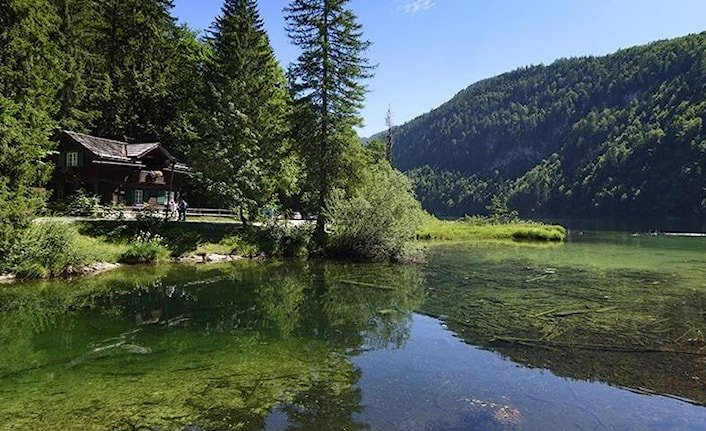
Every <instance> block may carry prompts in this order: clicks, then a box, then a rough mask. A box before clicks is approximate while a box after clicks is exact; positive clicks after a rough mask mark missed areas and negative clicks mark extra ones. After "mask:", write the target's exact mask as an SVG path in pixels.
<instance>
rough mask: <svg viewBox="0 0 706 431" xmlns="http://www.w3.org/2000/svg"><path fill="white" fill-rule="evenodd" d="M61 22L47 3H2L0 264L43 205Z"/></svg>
mask: <svg viewBox="0 0 706 431" xmlns="http://www.w3.org/2000/svg"><path fill="white" fill-rule="evenodd" d="M58 26H59V18H58V16H57V13H56V9H55V8H54V7H53V5H52V4H50V3H49V2H47V1H44V0H4V1H3V2H1V3H0V260H2V258H3V257H4V256H5V253H7V251H8V249H9V247H10V246H11V244H12V242H13V240H14V239H16V229H18V228H21V227H23V226H25V225H26V224H27V223H28V222H29V220H30V219H31V217H32V216H33V215H34V214H35V212H36V210H37V209H38V208H39V207H40V206H41V205H42V204H43V196H42V195H41V193H37V190H38V189H37V187H41V186H43V185H44V182H45V181H46V180H47V178H48V175H49V173H50V171H51V169H50V166H48V165H47V164H46V163H45V162H44V160H45V158H46V156H47V155H48V153H49V152H50V151H51V149H52V147H53V144H52V142H51V141H50V139H49V136H50V134H51V132H52V129H53V128H54V126H55V123H54V121H53V119H52V116H53V114H54V113H55V111H56V103H55V97H56V93H57V88H58V87H59V83H60V82H61V80H62V76H61V67H60V66H61V65H60V63H59V61H60V60H59V59H60V55H59V51H58V48H57V46H56V44H55V42H54V40H55V39H56V36H57V32H58Z"/></svg>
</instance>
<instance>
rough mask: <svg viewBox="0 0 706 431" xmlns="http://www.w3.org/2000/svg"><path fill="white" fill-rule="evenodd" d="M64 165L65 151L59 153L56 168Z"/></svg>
mask: <svg viewBox="0 0 706 431" xmlns="http://www.w3.org/2000/svg"><path fill="white" fill-rule="evenodd" d="M64 166H66V153H59V160H57V162H56V167H57V168H63V167H64Z"/></svg>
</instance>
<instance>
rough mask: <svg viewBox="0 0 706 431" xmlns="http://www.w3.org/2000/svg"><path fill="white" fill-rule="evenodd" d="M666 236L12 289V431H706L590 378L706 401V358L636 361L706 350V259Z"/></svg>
mask: <svg viewBox="0 0 706 431" xmlns="http://www.w3.org/2000/svg"><path fill="white" fill-rule="evenodd" d="M660 240H661V239H659V238H636V239H630V238H625V237H608V238H601V239H600V240H598V239H595V238H591V237H590V236H589V235H588V234H587V235H586V237H585V239H584V240H582V241H583V242H568V243H567V244H565V245H561V246H555V247H527V246H512V245H503V244H484V245H478V246H473V245H469V244H450V245H444V246H440V247H436V246H434V247H431V248H430V256H429V263H428V264H426V265H423V266H411V265H410V266H389V265H362V264H331V263H315V262H313V263H311V262H310V263H306V262H280V263H268V264H255V263H251V262H237V263H234V264H228V265H220V266H181V265H175V266H159V267H143V268H128V269H123V270H118V271H115V272H112V273H108V274H104V275H102V276H99V277H94V278H85V279H81V280H76V281H73V282H65V283H64V282H43V283H32V284H20V285H14V286H10V287H7V288H2V289H0V342H1V343H2V345H3V349H0V430H3V431H4V430H13V431H14V430H37V429H46V430H50V431H51V430H88V431H91V430H133V429H144V430H175V431H176V430H180V431H181V430H184V429H199V430H259V429H312V430H317V429H318V430H330V429H420V430H422V429H444V430H446V429H485V430H487V429H547V426H549V425H548V424H555V423H560V424H565V425H567V426H572V425H573V424H574V423H576V424H579V425H580V426H581V427H583V428H585V429H594V428H600V427H601V426H603V427H610V426H613V425H614V424H615V423H616V422H618V421H620V420H621V419H620V417H623V416H625V417H626V418H628V419H627V420H626V421H627V423H631V422H640V423H639V424H635V428H636V429H660V430H661V429H703V426H701V425H703V424H706V415H705V414H702V411H701V410H698V409H697V408H695V407H694V408H693V409H689V408H687V407H685V405H686V406H688V404H684V403H680V402H678V401H673V400H666V401H665V400H664V399H662V398H661V397H654V396H649V397H645V396H638V395H635V396H633V395H632V394H631V393H629V392H626V391H622V390H619V389H611V388H607V387H605V385H596V384H593V383H588V382H591V381H599V382H605V383H608V384H610V385H613V386H616V387H627V388H629V389H631V390H634V391H639V392H641V393H646V394H655V393H656V394H669V395H672V396H680V397H685V398H688V399H690V400H693V401H694V402H697V403H705V402H706V399H705V398H704V395H703V394H704V393H706V388H704V386H703V385H704V384H703V382H704V381H705V380H706V378H705V377H704V376H706V373H704V360H703V358H702V357H700V356H693V355H692V356H685V355H680V354H667V353H649V354H645V353H638V352H637V350H638V349H640V348H642V349H649V348H658V349H673V350H687V349H688V350H694V351H697V352H698V351H701V350H702V349H703V348H704V342H703V331H704V327H705V325H704V311H703V310H704V309H705V308H704V306H706V301H705V298H704V291H705V290H706V273H705V272H704V269H703V268H705V267H706V266H705V265H704V264H705V263H706V254H704V251H706V249H705V248H704V247H702V246H700V245H699V244H701V243H698V242H683V241H682V240H681V239H675V240H676V241H671V240H670V241H667V242H658V241H660ZM412 311H420V312H423V313H426V314H431V315H436V316H441V317H442V319H444V321H445V322H446V323H447V324H448V326H449V328H450V329H451V330H453V331H454V334H451V333H448V332H446V331H444V330H443V329H442V328H441V327H440V324H439V322H438V321H437V320H435V319H431V318H425V317H420V316H418V315H417V316H415V315H414V314H413V313H412ZM420 322H421V323H420ZM414 328H416V329H414ZM415 330H416V331H417V332H418V333H419V332H420V331H421V335H420V336H419V337H418V338H416V339H414V338H413V337H414V336H413V333H414V331H415ZM418 335H419V334H418ZM457 337H460V338H461V339H463V340H465V341H466V342H467V343H469V344H473V345H476V346H480V347H482V348H483V349H486V350H488V351H490V352H498V353H500V354H501V355H503V356H505V357H507V358H510V359H512V361H514V362H508V361H505V360H502V359H499V358H498V356H497V355H496V354H494V353H490V352H486V351H482V350H478V349H476V348H474V347H471V346H467V345H464V344H463V343H461V342H459V341H458V338H457ZM500 337H507V338H508V339H509V338H513V337H514V338H521V339H524V340H536V341H537V342H536V343H535V344H536V345H528V344H531V343H525V344H518V343H508V342H502V341H500V340H499V338H500ZM565 344H568V345H565ZM590 344H594V345H595V344H606V345H607V344H613V345H620V346H628V347H635V350H636V351H635V352H624V351H601V350H598V349H595V350H587V349H583V348H581V345H583V346H586V345H590ZM516 363H519V364H524V365H527V366H529V367H537V368H541V369H542V370H532V369H531V368H525V367H517V366H516ZM545 369H546V370H549V371H550V372H546V371H544V370H545ZM554 375H557V376H565V377H570V378H573V379H581V380H585V382H577V381H574V380H571V379H561V378H557V377H556V376H554ZM606 397H607V398H606ZM603 399H606V401H605V402H603V401H601V400H603ZM614 400H619V401H618V402H619V403H628V404H625V407H624V408H625V409H626V411H625V412H618V413H616V412H615V411H613V410H611V405H612V404H611V403H612V402H613V401H614ZM617 405H623V404H617ZM628 405H629V407H628ZM505 406H508V409H506V410H502V409H503V408H504V407H505ZM688 407H691V406H688ZM502 412H511V413H513V414H514V413H515V412H518V413H519V415H515V416H512V417H513V418H514V419H516V420H518V421H519V420H520V419H521V422H518V423H514V422H509V423H503V422H500V421H499V420H498V417H500V418H502V415H500V416H498V415H499V414H500V413H502ZM623 413H624V414H623ZM278 415H279V417H280V419H281V418H282V417H284V419H283V422H282V423H280V425H282V426H281V427H280V428H276V427H275V428H268V426H271V424H272V423H275V422H276V420H275V419H276V418H277V417H278ZM670 415H671V416H674V418H672V419H670ZM393 416H394V417H396V421H395V422H394V423H393V422H389V418H390V417H393ZM273 417H274V418H275V419H273ZM268 421H269V422H268ZM626 421H623V423H625V422H626ZM470 424H474V425H473V426H471V425H470ZM192 425H194V426H198V428H193V427H192V428H189V427H190V426H192ZM631 426H632V425H631ZM617 428H620V427H617ZM622 429H632V428H625V427H623V428H622Z"/></svg>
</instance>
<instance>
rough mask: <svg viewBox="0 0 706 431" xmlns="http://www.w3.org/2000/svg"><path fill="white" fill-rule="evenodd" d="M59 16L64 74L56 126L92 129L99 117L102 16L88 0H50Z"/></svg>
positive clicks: (69, 128) (79, 129) (79, 130)
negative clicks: (97, 100) (97, 104)
mask: <svg viewBox="0 0 706 431" xmlns="http://www.w3.org/2000/svg"><path fill="white" fill-rule="evenodd" d="M52 2H53V3H54V5H55V6H56V10H57V14H58V16H59V18H60V20H61V21H60V26H59V33H58V38H57V44H58V47H59V49H60V51H61V58H62V68H63V70H64V76H63V80H62V83H61V85H60V88H59V91H58V94H57V101H58V103H59V106H58V108H59V110H58V112H57V118H56V120H57V122H58V125H59V128H61V129H68V130H74V131H77V132H91V129H92V127H93V125H94V123H95V121H96V120H97V119H98V117H99V116H100V114H101V113H100V110H99V109H98V106H95V104H94V103H92V102H91V100H92V99H95V98H96V95H97V93H98V94H99V92H98V91H97V90H98V88H96V87H97V85H98V84H99V82H100V78H101V70H100V69H99V67H98V66H100V65H101V64H102V62H101V61H100V60H101V58H100V55H99V53H98V52H97V47H96V40H97V37H98V29H99V26H98V25H99V23H100V20H101V17H100V16H99V15H98V14H97V12H96V10H95V9H94V7H93V6H94V2H93V1H91V0H52Z"/></svg>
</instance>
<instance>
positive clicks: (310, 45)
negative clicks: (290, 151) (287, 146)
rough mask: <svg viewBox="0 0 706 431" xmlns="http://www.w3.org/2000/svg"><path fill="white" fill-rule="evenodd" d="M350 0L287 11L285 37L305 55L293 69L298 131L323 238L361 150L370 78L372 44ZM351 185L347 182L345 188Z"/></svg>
mask: <svg viewBox="0 0 706 431" xmlns="http://www.w3.org/2000/svg"><path fill="white" fill-rule="evenodd" d="M348 3H349V0H293V1H292V3H291V4H290V6H289V7H287V8H286V9H285V12H286V13H287V16H286V19H287V33H288V35H289V37H290V39H291V40H292V42H293V43H294V44H295V45H297V46H298V47H300V48H301V50H302V53H301V55H300V56H299V58H298V59H297V61H296V63H295V64H293V65H292V66H291V68H290V70H289V75H290V80H291V81H292V89H293V92H294V94H295V97H296V102H297V109H298V110H299V112H300V113H301V114H302V115H301V116H300V119H299V121H301V123H302V124H301V125H299V127H297V130H298V131H299V133H300V134H299V136H298V137H297V140H298V141H299V142H300V145H299V147H300V150H301V153H302V156H303V159H304V161H305V165H306V169H307V174H308V180H309V181H308V184H309V189H310V192H311V193H312V194H313V196H312V199H313V204H314V211H315V212H316V213H317V214H318V218H317V238H318V240H319V241H320V242H323V240H324V239H325V230H324V228H325V224H326V218H325V211H324V209H325V208H324V207H325V204H326V201H327V199H328V198H329V196H330V194H331V191H332V190H333V189H334V188H336V187H344V188H345V187H346V186H347V185H349V184H350V183H351V182H352V181H351V180H352V178H351V176H352V175H355V174H356V171H357V168H356V166H355V163H353V162H352V161H353V160H355V159H356V157H355V153H356V151H360V145H359V144H358V139H357V136H356V134H355V132H354V130H353V127H354V126H357V125H360V124H361V123H362V119H361V118H360V114H359V111H360V109H361V108H362V104H363V100H364V97H365V93H366V87H365V85H363V84H362V81H363V80H364V79H366V78H369V77H370V76H371V69H372V68H371V66H370V65H369V63H368V60H367V59H366V57H365V51H366V50H367V49H368V47H369V45H370V42H368V41H366V40H364V39H363V35H362V27H361V25H360V24H359V23H358V22H357V18H356V16H355V14H354V13H353V11H352V10H351V9H349V8H348ZM347 183H348V184H347Z"/></svg>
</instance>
